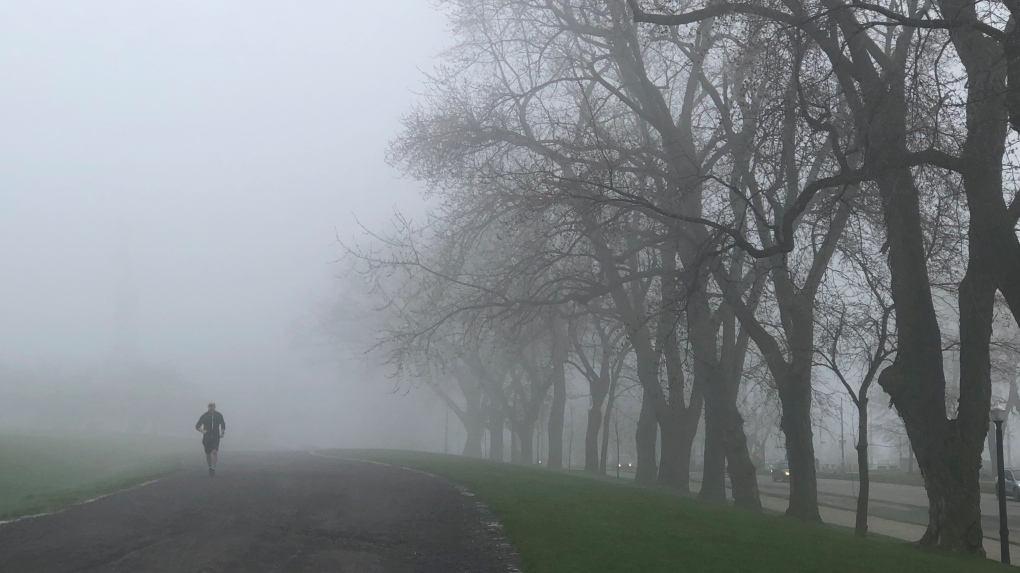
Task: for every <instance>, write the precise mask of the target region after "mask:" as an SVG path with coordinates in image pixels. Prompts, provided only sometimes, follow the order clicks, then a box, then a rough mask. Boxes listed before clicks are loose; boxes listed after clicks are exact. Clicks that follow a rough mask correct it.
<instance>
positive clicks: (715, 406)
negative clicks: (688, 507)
mask: <svg viewBox="0 0 1020 573" xmlns="http://www.w3.org/2000/svg"><path fill="white" fill-rule="evenodd" d="M720 386H721V384H719V383H717V382H714V381H713V382H710V383H709V384H707V385H706V387H705V450H704V453H705V455H704V468H703V473H702V478H701V491H700V492H698V498H700V499H703V500H705V501H711V502H715V503H725V502H726V450H725V444H724V441H723V440H724V438H725V430H726V426H725V410H726V404H725V400H726V396H725V393H724V392H722V388H720Z"/></svg>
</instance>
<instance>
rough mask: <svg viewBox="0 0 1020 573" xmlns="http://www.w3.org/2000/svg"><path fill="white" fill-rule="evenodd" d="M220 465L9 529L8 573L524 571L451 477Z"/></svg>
mask: <svg viewBox="0 0 1020 573" xmlns="http://www.w3.org/2000/svg"><path fill="white" fill-rule="evenodd" d="M196 457H199V458H200V457H201V452H198V454H197V456H196ZM219 465H220V467H219V472H218V474H217V476H216V477H214V478H210V477H208V476H207V475H206V473H205V468H204V467H202V465H197V466H193V467H190V468H188V469H187V470H184V471H182V472H179V473H177V474H174V475H172V476H170V477H168V478H166V479H164V480H161V481H158V482H155V483H152V484H149V485H147V486H144V487H139V488H135V489H132V490H128V491H124V492H120V493H117V494H114V495H111V496H108V497H105V498H103V499H100V500H97V501H95V502H92V503H89V504H84V505H78V506H74V507H71V508H69V509H67V510H66V511H63V512H61V513H57V514H53V515H47V516H42V517H37V518H31V519H25V520H21V521H17V522H13V523H8V524H4V525H0V571H3V572H4V573H22V572H26V573H28V572H46V573H52V572H61V571H75V572H79V571H81V572H114V571H131V572H135V571H152V572H157V571H167V572H170V571H188V572H192V571H195V572H203V573H212V572H220V571H239V572H259V571H294V572H298V571H308V572H317V571H330V572H338V573H344V572H351V573H354V572H357V573H405V572H406V573H410V572H415V573H417V572H423V573H429V572H435V573H455V572H468V571H471V572H500V573H506V572H508V571H513V570H514V569H513V566H514V564H515V557H514V554H513V551H512V549H511V548H510V547H509V545H507V544H506V543H505V539H504V538H503V537H502V534H501V533H500V531H501V530H500V529H499V528H497V527H490V524H491V521H492V520H491V517H488V516H487V515H486V513H485V512H484V508H480V507H478V506H477V505H476V503H475V500H474V498H472V497H469V496H466V495H464V494H463V493H462V492H461V491H459V490H458V489H457V488H456V487H455V486H454V485H453V484H451V483H449V482H447V481H445V480H442V479H439V478H435V477H432V476H429V475H426V474H422V473H418V472H412V471H408V470H403V469H399V468H393V467H389V466H383V465H379V464H371V463H367V462H356V461H348V460H338V459H333V458H324V457H319V456H313V455H311V454H308V453H272V454H233V453H230V452H224V453H223V454H222V456H221V459H220V464H219Z"/></svg>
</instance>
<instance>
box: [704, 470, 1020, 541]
mask: <svg viewBox="0 0 1020 573" xmlns="http://www.w3.org/2000/svg"><path fill="white" fill-rule="evenodd" d="M695 477H696V478H697V479H699V480H700V479H701V476H700V474H699V475H697V476H695ZM695 487H697V485H696V484H695ZM758 488H759V489H760V490H761V492H762V493H763V494H768V495H775V496H780V497H789V495H790V484H788V483H776V482H773V481H772V478H770V477H769V476H758ZM859 488H860V484H859V483H857V482H855V481H850V480H838V479H820V480H818V501H819V503H823V504H826V505H830V506H833V507H837V508H840V509H847V510H849V511H856V509H857V492H858V490H859ZM870 490H871V493H870V503H869V506H868V515H871V516H875V517H882V518H885V519H893V520H896V521H904V522H907V523H915V524H917V525H927V524H928V497H927V495H926V494H925V491H924V488H923V487H921V486H916V485H903V484H891V483H876V482H871V488H870ZM1006 512H1007V514H1008V523H1009V530H1010V540H1012V541H1020V503H1016V502H1014V501H1012V499H1010V500H1009V501H1007V502H1006ZM981 514H982V516H983V520H982V527H983V528H984V531H985V535H991V536H998V532H999V504H998V501H997V500H996V497H995V496H994V495H992V494H982V495H981Z"/></svg>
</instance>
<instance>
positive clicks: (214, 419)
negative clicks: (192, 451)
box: [195, 402, 227, 477]
mask: <svg viewBox="0 0 1020 573" xmlns="http://www.w3.org/2000/svg"><path fill="white" fill-rule="evenodd" d="M195 429H196V430H198V431H199V432H202V445H203V446H205V461H206V462H208V463H209V477H212V476H214V475H216V454H218V453H219V451H220V438H222V437H223V435H224V434H225V433H226V432H227V423H226V422H224V421H223V414H220V413H219V412H217V411H216V402H209V411H208V412H206V413H205V414H202V416H201V417H200V418H199V419H198V423H197V424H195Z"/></svg>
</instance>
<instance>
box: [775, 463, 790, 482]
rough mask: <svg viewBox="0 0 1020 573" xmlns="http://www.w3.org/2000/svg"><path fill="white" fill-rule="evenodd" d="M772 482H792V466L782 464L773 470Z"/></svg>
mask: <svg viewBox="0 0 1020 573" xmlns="http://www.w3.org/2000/svg"><path fill="white" fill-rule="evenodd" d="M772 481H786V482H788V481H790V464H788V463H787V462H782V463H779V464H776V467H774V468H772Z"/></svg>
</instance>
